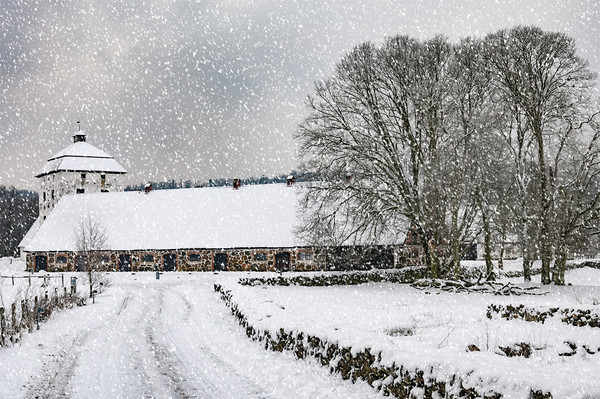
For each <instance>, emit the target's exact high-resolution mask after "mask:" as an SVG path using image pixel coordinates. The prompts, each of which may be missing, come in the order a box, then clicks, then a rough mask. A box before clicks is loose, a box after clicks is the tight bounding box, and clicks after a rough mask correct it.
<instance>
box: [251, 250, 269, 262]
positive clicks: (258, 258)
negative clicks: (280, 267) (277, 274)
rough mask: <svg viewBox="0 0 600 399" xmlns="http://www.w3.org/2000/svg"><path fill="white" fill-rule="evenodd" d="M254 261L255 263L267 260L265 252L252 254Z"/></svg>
mask: <svg viewBox="0 0 600 399" xmlns="http://www.w3.org/2000/svg"><path fill="white" fill-rule="evenodd" d="M254 260H255V261H257V262H265V261H266V260H267V254H266V253H265V252H256V253H255V254H254Z"/></svg>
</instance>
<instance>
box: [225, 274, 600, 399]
mask: <svg viewBox="0 0 600 399" xmlns="http://www.w3.org/2000/svg"><path fill="white" fill-rule="evenodd" d="M567 279H568V281H569V282H570V283H571V284H573V285H572V286H564V287H557V286H548V287H542V289H541V290H542V291H544V292H547V294H546V295H543V296H529V295H528V296H514V297H502V296H494V295H491V294H474V293H470V294H467V293H464V294H455V293H448V292H440V291H439V290H436V289H430V290H425V291H420V290H416V289H414V288H412V287H410V286H409V285H399V284H392V283H370V284H364V285H360V286H336V287H299V286H289V287H281V286H279V287H273V286H255V287H248V286H240V285H239V284H231V283H230V284H225V288H226V289H227V290H230V291H231V292H232V294H233V300H234V301H235V302H236V303H237V304H238V306H239V309H240V310H241V311H242V313H243V314H245V315H246V316H247V317H248V321H249V323H250V324H251V325H253V326H254V327H255V328H258V329H259V330H267V331H271V332H277V331H278V330H279V328H281V327H284V328H285V329H286V330H287V331H288V332H291V331H302V332H304V333H305V334H308V335H311V336H317V337H320V338H321V339H326V340H327V341H329V342H337V343H339V344H340V345H343V346H347V347H352V348H353V350H354V351H360V350H362V349H364V348H372V349H373V350H374V351H373V350H371V353H377V352H379V351H381V353H382V362H381V363H382V364H384V365H385V364H387V365H391V364H392V363H394V362H395V363H396V364H402V365H403V366H404V367H408V368H409V369H410V368H418V369H421V370H430V367H433V370H434V372H433V376H434V377H436V376H437V377H439V378H440V379H441V380H445V379H446V378H447V377H448V376H449V375H452V374H455V373H456V374H457V375H460V376H464V377H465V379H466V381H467V383H468V384H470V386H475V387H476V386H479V387H487V388H490V389H493V390H494V391H496V392H500V393H503V394H505V395H506V396H508V397H523V398H527V397H529V392H530V391H531V390H534V391H538V390H540V391H544V392H551V393H552V394H553V397H554V398H571V397H572V398H584V397H600V384H598V381H597V377H596V376H597V375H598V374H599V373H600V353H599V352H600V329H598V328H592V327H589V326H585V327H576V326H572V325H569V324H566V323H563V322H562V321H561V317H553V318H549V319H547V320H546V321H545V323H543V324H542V323H537V322H527V321H524V320H510V321H508V320H505V319H502V318H500V317H499V316H497V315H496V316H494V317H493V318H492V319H491V320H490V319H489V318H488V317H486V313H487V308H488V305H490V304H498V305H508V304H512V305H520V304H524V305H525V306H527V307H530V308H534V309H541V310H548V308H550V307H560V308H569V309H590V310H592V311H595V312H598V311H599V310H600V308H599V306H598V304H600V270H597V269H591V268H583V269H578V270H573V271H570V272H568V275H567ZM515 281H518V280H515ZM518 343H527V344H529V345H530V346H531V348H532V352H533V353H532V355H531V357H529V358H524V357H519V356H517V357H507V356H506V355H505V354H504V353H503V352H502V351H501V350H500V349H499V347H508V346H512V345H514V344H518ZM568 343H573V344H575V345H576V347H577V349H576V354H574V355H571V356H564V355H563V356H561V355H560V354H564V353H569V352H571V351H572V349H571V348H570V347H569V344H568ZM470 345H475V346H476V347H477V348H478V349H479V350H480V351H469V350H468V348H469V346H470ZM585 348H588V349H589V350H591V351H593V352H594V353H593V354H591V353H589V352H588V351H587V350H586V349H585Z"/></svg>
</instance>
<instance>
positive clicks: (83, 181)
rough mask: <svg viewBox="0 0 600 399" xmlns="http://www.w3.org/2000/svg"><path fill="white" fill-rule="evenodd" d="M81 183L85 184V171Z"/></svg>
mask: <svg viewBox="0 0 600 399" xmlns="http://www.w3.org/2000/svg"><path fill="white" fill-rule="evenodd" d="M81 185H82V186H85V173H82V174H81Z"/></svg>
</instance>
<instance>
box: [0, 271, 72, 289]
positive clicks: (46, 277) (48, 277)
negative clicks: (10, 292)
mask: <svg viewBox="0 0 600 399" xmlns="http://www.w3.org/2000/svg"><path fill="white" fill-rule="evenodd" d="M0 279H10V280H11V282H12V285H15V280H19V279H26V280H28V282H29V285H31V281H32V280H36V279H37V280H40V279H43V280H44V282H43V284H45V285H48V284H49V283H50V280H51V279H60V280H61V285H62V286H63V287H64V286H65V275H64V274H60V275H49V274H45V275H42V276H34V275H26V276H18V275H17V276H15V275H14V274H13V275H10V276H8V275H5V276H3V275H0Z"/></svg>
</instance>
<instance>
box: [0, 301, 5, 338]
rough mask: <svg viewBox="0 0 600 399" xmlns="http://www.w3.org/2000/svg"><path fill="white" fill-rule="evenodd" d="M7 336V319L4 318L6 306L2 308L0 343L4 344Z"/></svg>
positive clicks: (0, 313) (0, 312)
mask: <svg viewBox="0 0 600 399" xmlns="http://www.w3.org/2000/svg"><path fill="white" fill-rule="evenodd" d="M5 338H6V320H5V319H4V307H1V308H0V345H2V346H4V339H5Z"/></svg>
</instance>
